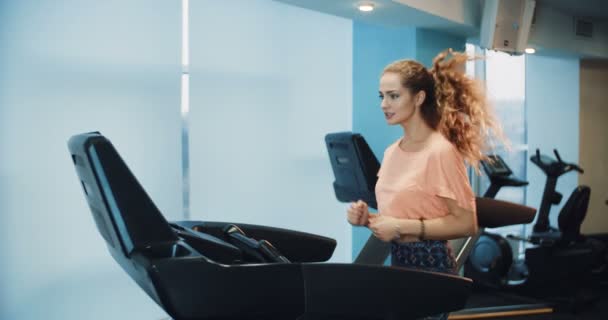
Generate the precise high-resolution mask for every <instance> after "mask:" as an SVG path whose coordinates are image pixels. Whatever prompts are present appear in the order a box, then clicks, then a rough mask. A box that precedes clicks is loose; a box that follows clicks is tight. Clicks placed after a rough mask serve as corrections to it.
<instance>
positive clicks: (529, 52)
mask: <svg viewBox="0 0 608 320" xmlns="http://www.w3.org/2000/svg"><path fill="white" fill-rule="evenodd" d="M524 51H525V52H526V53H527V54H534V53H535V52H536V49H534V48H526V50H524Z"/></svg>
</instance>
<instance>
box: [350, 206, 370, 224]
mask: <svg viewBox="0 0 608 320" xmlns="http://www.w3.org/2000/svg"><path fill="white" fill-rule="evenodd" d="M346 212H347V216H346V217H347V220H348V223H350V224H352V225H353V226H367V224H368V223H369V208H368V207H367V203H365V202H364V201H362V200H359V201H357V202H353V203H351V204H350V207H349V208H348V210H347V211H346Z"/></svg>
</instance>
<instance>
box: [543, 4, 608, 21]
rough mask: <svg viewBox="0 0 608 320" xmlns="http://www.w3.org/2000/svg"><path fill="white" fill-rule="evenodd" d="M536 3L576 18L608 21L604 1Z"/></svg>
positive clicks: (606, 7) (607, 12)
mask: <svg viewBox="0 0 608 320" xmlns="http://www.w3.org/2000/svg"><path fill="white" fill-rule="evenodd" d="M537 2H538V3H539V4H542V5H544V6H548V7H553V8H554V9H556V10H558V11H561V12H562V13H566V14H569V15H573V16H576V17H580V18H594V19H598V20H604V21H608V1H606V0H537Z"/></svg>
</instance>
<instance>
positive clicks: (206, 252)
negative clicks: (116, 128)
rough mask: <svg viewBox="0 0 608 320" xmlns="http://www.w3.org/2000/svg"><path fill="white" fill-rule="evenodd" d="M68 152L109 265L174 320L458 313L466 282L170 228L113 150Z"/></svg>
mask: <svg viewBox="0 0 608 320" xmlns="http://www.w3.org/2000/svg"><path fill="white" fill-rule="evenodd" d="M68 145H69V150H70V153H71V156H72V161H73V162H74V165H75V168H76V172H77V174H78V177H79V180H80V184H81V185H82V188H83V191H84V194H85V198H86V200H87V203H88V205H89V208H90V210H91V213H92V215H93V218H94V220H95V223H96V225H97V229H98V231H99V233H100V234H101V236H102V237H103V239H104V240H105V242H106V244H107V247H108V250H109V251H110V254H111V255H112V256H113V258H114V260H116V262H118V264H119V265H120V266H121V267H122V268H123V269H124V270H125V271H126V272H127V274H129V276H130V277H131V278H132V279H133V280H135V282H136V283H137V284H138V285H139V286H140V287H141V288H142V289H143V290H144V291H145V292H146V293H147V294H148V295H149V296H150V297H151V298H152V299H153V300H154V301H155V302H156V303H157V304H158V305H160V306H161V307H162V308H163V309H164V310H165V311H166V312H167V313H168V314H169V315H170V316H171V317H172V318H173V319H175V320H179V319H209V320H210V319H218V320H219V319H223V320H236V319H287V320H289V319H302V320H305V319H311V320H316V319H358V320H380V319H415V318H419V317H424V316H427V315H431V314H437V313H442V312H449V311H453V310H457V309H460V308H462V307H463V306H464V304H465V302H466V299H467V297H468V295H469V294H470V291H471V286H472V283H471V281H470V280H469V279H466V278H462V277H458V276H451V275H445V274H440V273H433V272H425V271H416V270H410V269H405V268H391V267H384V266H373V265H358V264H343V263H322V262H323V261H327V260H328V259H329V258H330V257H331V255H332V253H333V250H334V248H335V246H336V241H335V240H333V239H330V238H326V237H322V236H318V235H314V234H309V233H303V232H297V231H292V230H286V229H280V228H272V227H267V226H261V225H251V224H239V223H229V222H205V221H181V222H174V223H170V222H168V221H167V220H165V218H164V217H163V215H162V214H161V212H160V211H159V210H158V208H157V207H156V206H155V205H154V203H153V202H152V200H151V199H150V198H149V196H148V195H147V193H146V192H145V191H144V189H143V188H142V186H141V185H140V184H139V182H138V181H137V179H136V178H135V176H134V175H133V174H132V173H131V171H130V170H129V168H128V167H127V165H126V164H125V162H124V161H123V160H122V158H121V157H120V155H119V154H118V152H117V151H116V150H115V148H114V147H113V145H112V144H111V142H110V141H109V140H108V139H106V138H105V137H104V136H102V135H101V134H99V133H97V132H93V133H86V134H80V135H76V136H73V137H72V138H71V139H70V140H69V143H68Z"/></svg>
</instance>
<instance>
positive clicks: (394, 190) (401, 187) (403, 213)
mask: <svg viewBox="0 0 608 320" xmlns="http://www.w3.org/2000/svg"><path fill="white" fill-rule="evenodd" d="M430 139H431V140H429V143H427V144H426V146H425V147H424V148H422V149H421V150H419V151H404V150H403V149H401V148H400V147H399V142H400V140H401V139H399V140H397V141H396V142H394V143H393V144H391V145H390V146H389V147H388V148H387V149H386V150H385V152H384V159H383V160H382V166H381V167H380V171H379V172H378V182H377V183H376V200H377V201H378V212H379V213H380V214H385V215H387V216H393V217H397V218H406V219H420V218H423V219H432V218H437V217H443V216H446V215H448V214H449V211H448V207H447V205H446V204H445V203H444V201H443V200H442V199H440V198H439V197H444V198H450V199H453V200H455V201H456V202H457V203H458V206H460V207H462V208H464V209H467V210H473V211H475V195H474V194H473V191H472V189H471V185H470V184H469V179H468V177H467V171H466V166H465V163H464V159H463V157H462V155H461V154H460V152H459V151H458V150H457V149H456V147H455V146H454V145H452V143H450V141H448V140H447V139H446V138H445V137H444V136H443V135H442V134H441V133H439V132H434V133H433V134H432V135H431V137H430Z"/></svg>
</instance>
